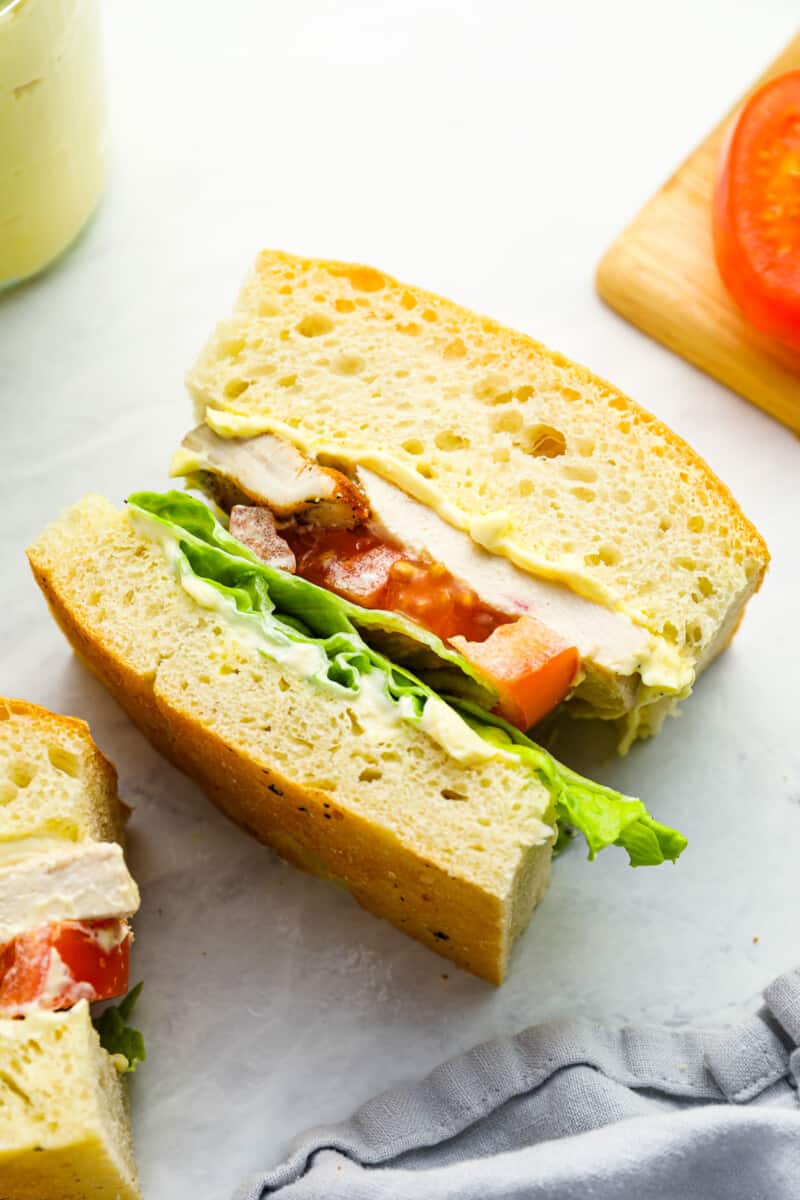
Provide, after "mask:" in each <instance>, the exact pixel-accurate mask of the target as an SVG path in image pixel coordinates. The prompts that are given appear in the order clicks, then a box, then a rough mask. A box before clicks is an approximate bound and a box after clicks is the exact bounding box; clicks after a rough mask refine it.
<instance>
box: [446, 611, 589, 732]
mask: <svg viewBox="0 0 800 1200" xmlns="http://www.w3.org/2000/svg"><path fill="white" fill-rule="evenodd" d="M452 641H453V645H454V646H455V647H456V648H457V649H458V650H460V651H461V653H462V654H463V655H464V657H465V658H466V659H467V660H468V661H469V662H471V663H474V664H475V666H476V667H479V668H480V670H481V671H482V672H483V673H484V675H486V676H487V678H488V679H490V680H491V681H492V683H493V684H494V685H495V687H496V688H497V692H498V695H499V697H500V703H499V705H498V712H499V713H500V714H501V715H502V716H504V717H505V718H506V719H507V720H508V721H510V722H511V724H512V725H516V726H517V728H518V729H522V730H525V729H530V727H531V725H535V724H536V723H537V721H541V719H542V718H543V717H546V716H547V714H548V713H549V712H552V710H553V709H554V708H555V707H556V705H557V704H560V703H561V701H562V700H563V699H564V697H565V696H566V694H567V692H568V691H569V689H570V688H571V687H572V685H573V683H574V682H575V677H576V675H577V674H578V669H579V667H580V656H579V654H578V651H577V650H576V648H575V647H574V646H570V645H569V643H568V642H565V641H564V640H563V638H560V637H559V636H558V634H556V633H554V632H553V630H552V629H548V627H547V626H546V625H543V624H542V623H541V621H537V620H536V618H535V617H520V618H519V619H518V620H516V621H514V622H513V624H511V625H499V626H498V627H497V629H495V630H494V632H493V633H492V634H491V635H490V636H489V637H488V638H487V639H486V641H484V642H467V641H466V640H465V639H464V638H458V637H456V638H453V639H452Z"/></svg>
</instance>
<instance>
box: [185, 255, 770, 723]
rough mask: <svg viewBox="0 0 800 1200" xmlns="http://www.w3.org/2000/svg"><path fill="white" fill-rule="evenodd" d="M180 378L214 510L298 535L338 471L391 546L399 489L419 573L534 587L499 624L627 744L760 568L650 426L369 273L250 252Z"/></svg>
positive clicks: (582, 380)
mask: <svg viewBox="0 0 800 1200" xmlns="http://www.w3.org/2000/svg"><path fill="white" fill-rule="evenodd" d="M188 382H189V386H190V388H191V390H192V393H193V395H194V398H195V401H196V407H197V415H198V418H199V419H200V420H202V421H203V422H204V431H203V427H201V432H195V434H193V435H191V436H190V441H187V443H185V445H184V448H183V450H182V452H181V454H180V456H179V459H178V461H177V463H176V464H175V470H176V472H177V473H188V474H190V475H192V476H193V478H194V479H195V480H199V482H201V483H205V484H206V485H208V483H209V480H213V481H214V482H213V489H214V490H215V491H216V493H217V496H222V497H223V500H224V501H226V502H225V503H224V504H223V506H224V507H226V508H229V507H230V502H231V498H232V496H233V497H236V499H235V501H234V502H236V503H242V502H244V503H247V502H249V503H251V504H253V503H255V504H256V505H263V504H266V505H267V506H268V507H270V508H271V509H272V511H273V512H275V513H276V514H278V517H279V519H280V520H281V521H283V520H286V519H287V518H290V519H291V520H292V521H293V522H295V523H299V524H301V525H302V524H310V523H313V520H314V518H313V511H314V510H313V501H314V499H315V497H314V495H313V492H314V490H315V487H314V483H315V469H316V470H317V471H319V469H320V468H323V467H324V469H325V470H327V471H330V470H338V471H339V473H340V475H341V477H342V478H344V479H345V480H348V479H349V480H350V481H351V482H352V483H357V484H358V485H359V487H360V490H361V493H362V495H363V497H364V498H365V499H366V500H367V501H368V503H369V509H370V521H373V520H374V518H375V517H376V516H377V517H378V518H379V517H380V512H381V508H383V509H384V510H387V509H389V510H390V514H391V515H390V519H389V520H388V521H387V522H385V525H386V527H387V528H389V529H390V530H391V533H392V534H393V536H394V537H395V538H399V540H400V541H401V542H402V544H403V545H404V546H405V547H406V548H413V544H414V540H415V539H414V530H413V525H414V524H415V520H413V519H412V520H411V521H410V522H407V521H406V520H405V515H408V512H409V510H408V509H406V510H405V515H404V514H403V504H402V499H398V495H399V497H401V498H412V499H413V500H416V501H418V502H421V504H422V505H423V506H426V507H427V509H428V510H429V511H432V512H433V513H435V514H436V515H437V517H438V518H439V519H440V523H439V525H438V526H433V527H429V529H428V531H427V534H428V536H427V546H426V549H427V551H428V554H429V555H430V558H431V560H432V561H433V562H437V563H441V564H442V565H443V566H445V567H446V568H447V569H448V570H450V571H451V572H452V573H453V574H455V575H456V576H457V577H458V578H460V579H462V580H463V582H464V583H466V584H467V585H468V586H469V587H471V588H472V590H473V591H474V592H476V593H477V594H478V596H479V598H480V600H481V601H483V602H484V603H487V604H489V605H490V606H491V604H492V603H494V599H496V593H493V592H492V590H491V587H489V590H488V591H487V590H485V585H486V584H487V576H486V572H484V573H483V574H482V575H481V576H480V578H479V577H478V576H477V575H476V576H474V577H473V575H472V574H471V569H470V573H465V574H461V573H460V570H458V569H454V567H453V566H452V565H451V564H453V563H454V562H455V561H456V560H457V561H459V562H461V563H462V564H465V563H466V560H467V559H468V558H469V554H468V548H474V547H480V548H482V550H484V551H486V552H487V557H488V558H490V559H495V560H502V561H503V562H504V563H505V564H507V565H509V566H511V565H513V566H514V567H515V568H517V573H516V576H515V578H519V577H520V576H522V577H523V578H525V579H527V580H528V581H529V582H530V584H531V585H533V591H534V592H535V596H532V595H531V589H530V588H526V587H525V586H522V587H517V586H512V588H511V590H510V592H509V593H508V594H509V595H510V597H511V600H512V612H518V611H520V608H521V607H524V608H525V610H526V611H529V612H530V613H531V615H533V616H534V617H536V618H537V619H539V620H540V621H542V622H543V623H544V624H545V625H548V627H549V628H551V629H552V630H553V632H554V633H555V634H556V635H559V636H560V637H561V638H562V639H563V640H566V641H568V642H569V643H570V644H571V645H574V646H575V647H576V648H577V649H578V650H579V652H580V655H581V665H582V678H581V677H578V678H577V679H576V680H575V681H573V686H571V688H569V689H568V690H567V691H566V693H565V697H566V698H568V703H567V710H568V711H571V712H573V713H575V714H576V715H589V716H600V717H604V718H614V719H619V718H622V723H623V727H622V728H621V734H622V736H623V740H624V741H625V742H626V743H627V742H629V741H630V740H631V739H632V738H633V737H635V736H637V735H641V734H645V733H649V732H652V731H654V730H655V729H656V728H657V727H658V725H659V723H660V721H661V720H662V719H663V716H664V715H665V713H666V712H667V711H669V708H670V707H671V706H672V705H673V704H674V702H675V700H676V699H678V698H680V697H683V696H685V695H687V694H688V692H689V691H690V690H691V687H692V684H693V682H694V679H695V678H696V675H697V674H698V672H699V671H701V670H702V669H703V668H704V667H705V666H707V665H708V663H709V662H711V661H712V659H713V658H714V657H715V655H716V654H718V653H719V652H720V651H721V650H722V649H723V648H724V646H725V645H726V644H727V642H728V641H729V640H730V637H731V636H732V634H733V631H734V630H735V628H736V626H737V623H738V621H739V619H740V617H741V614H742V612H743V610H744V606H745V604H746V603H747V601H748V599H749V598H750V596H751V595H752V594H753V592H754V591H755V590H756V589H757V588H758V586H759V584H760V582H761V579H762V577H763V574H764V571H765V569H766V565H767V562H768V554H767V551H766V547H765V546H764V543H763V541H762V539H761V538H760V536H759V535H758V533H757V532H756V530H755V529H754V528H753V526H752V525H751V524H750V523H749V522H748V521H747V520H746V519H745V518H744V516H743V515H742V513H741V511H740V510H739V508H738V506H737V505H736V503H735V501H734V500H733V498H732V497H731V495H730V493H729V492H728V491H727V489H726V488H725V487H724V486H723V485H722V484H721V483H720V482H719V480H717V479H716V478H715V476H714V475H713V474H712V472H711V471H710V470H709V468H708V467H707V466H706V465H705V463H703V462H702V460H701V459H699V458H698V457H697V455H696V454H694V453H693V452H692V451H691V450H690V449H689V447H688V446H686V445H685V443H683V442H682V441H681V440H680V439H679V438H677V437H676V436H675V435H674V434H673V433H671V431H670V430H668V429H667V428H666V427H665V426H664V425H662V424H661V423H660V422H659V421H657V420H656V419H655V418H653V417H652V416H650V415H649V414H648V413H646V412H644V411H643V410H642V409H640V408H639V407H638V406H636V405H635V404H634V403H633V402H632V401H630V400H629V399H627V397H625V396H623V395H621V394H620V393H619V392H617V391H616V390H615V389H614V388H612V387H611V386H610V385H609V384H607V383H605V382H604V381H602V380H600V379H597V378H596V377H595V376H593V375H591V374H590V373H589V372H588V371H586V370H585V369H584V368H582V367H578V366H576V365H575V364H573V363H571V362H569V361H568V360H567V359H565V358H563V357H561V356H559V355H555V354H551V353H550V352H549V351H547V350H546V349H544V348H543V347H542V346H540V345H539V344H538V343H536V342H534V341H532V340H531V339H530V338H527V337H525V336H523V335H521V334H517V333H513V332H511V331H509V330H507V329H504V328H502V327H501V326H499V325H497V324H496V323H495V322H493V321H490V320H488V319H486V318H483V317H479V316H476V315H475V314H473V313H470V312H468V311H467V310H465V309H462V308H459V307H458V306H456V305H454V304H452V303H451V302H449V301H446V300H443V299H441V298H440V297H438V296H434V295H431V294H430V293H427V292H424V291H422V290H420V289H417V288H413V287H408V286H406V285H403V284H400V283H397V282H396V281H395V280H393V279H391V278H389V277H388V276H386V275H384V274H383V273H381V272H379V271H376V270H374V269H372V268H369V267H360V266H353V265H348V264H342V263H335V262H325V261H320V260H315V259H307V258H299V257H294V256H291V255H286V254H281V253H278V252H272V251H265V252H263V253H262V254H261V255H260V256H259V258H258V261H257V263H256V268H255V271H254V272H253V274H252V275H251V277H250V278H249V280H248V281H247V283H246V284H245V287H244V289H243V291H242V294H241V296H240V298H239V302H238V305H237V308H236V311H235V313H234V315H233V316H232V317H231V318H230V319H229V320H227V321H225V322H223V324H222V325H220V327H219V328H218V330H217V332H216V334H215V335H214V337H213V338H212V339H211V341H210V342H209V343H208V345H207V346H206V348H205V350H204V351H203V353H202V354H201V356H200V358H199V359H198V361H197V363H196V364H195V366H194V368H193V369H192V371H191V372H190V374H189V377H188ZM213 434H216V440H215V439H213V437H211V435H213ZM250 438H253V439H255V442H254V444H255V445H256V446H257V451H258V455H259V457H260V458H261V460H262V462H265V463H267V464H268V465H269V464H270V463H271V461H272V459H273V457H274V456H278V457H280V459H281V460H282V461H286V460H287V459H288V460H290V462H291V463H292V464H293V465H292V467H291V471H292V477H295V476H299V477H301V478H302V479H303V481H304V483H305V484H310V485H311V488H310V490H309V489H308V488H305V489H303V494H302V503H301V504H298V505H291V504H289V505H287V504H285V503H284V505H283V508H281V507H279V505H278V504H277V501H279V500H280V499H281V498H283V499H284V500H285V492H284V493H283V496H281V495H278V494H277V493H276V491H275V483H274V479H273V478H271V477H270V476H272V475H274V471H272V470H271V469H268V470H267V471H266V472H260V473H259V472H255V473H254V472H253V471H252V470H250V469H249V468H244V469H243V463H245V462H247V459H248V455H247V451H248V439H250ZM225 440H228V441H229V442H230V443H231V449H230V450H229V451H228V452H227V453H226V452H225V451H224V449H222V448H221V446H220V443H221V442H224V441H225ZM234 448H235V449H234ZM287 448H288V449H287ZM292 448H293V450H294V453H295V454H297V452H298V451H300V452H302V454H303V455H305V458H303V457H302V456H301V457H296V458H292ZM233 454H235V456H236V460H237V461H236V462H232V458H231V456H232V455H233ZM375 479H377V481H378V483H377V484H375V483H374V482H373V481H374V480H375ZM226 483H227V485H228V490H227V492H226V488H225V486H224V485H225V484H226ZM325 486H327V487H330V486H331V485H330V484H326V485H325ZM381 491H382V493H383V494H382V495H381V494H380V493H381ZM393 492H394V493H395V495H394V496H393ZM339 494H340V495H343V494H344V488H343V487H340V488H339ZM348 494H349V493H348ZM387 497H388V500H387ZM317 499H319V500H320V501H321V502H322V501H324V499H325V497H324V496H322V495H321V494H320V496H319V497H317ZM353 511H354V510H353V508H352V507H351V509H350V514H349V515H348V517H347V520H348V521H349V526H348V527H349V528H355V527H357V526H358V524H359V521H358V520H357V518H354V517H353V515H352V514H353ZM398 515H399V521H398V520H396V519H395V518H397V517H398ZM445 527H446V529H447V531H448V532H449V534H450V535H452V534H455V533H458V534H460V535H461V537H462V541H461V543H460V544H459V542H458V541H457V539H454V537H453V536H449V537H448V536H446V535H445V536H442V533H443V530H444V529H445ZM279 532H280V530H279ZM295 554H296V550H295ZM507 577H508V576H507ZM509 578H510V577H509ZM565 597H569V599H565ZM578 601H581V602H582V603H580V604H578V603H577V602H578ZM544 609H547V610H549V614H550V618H551V619H552V624H551V621H550V620H548V618H547V617H546V616H545V615H544V612H543V610H544ZM504 611H508V610H507V609H506V610H504ZM593 611H594V612H595V613H596V614H603V615H591V614H592V612H593ZM561 613H563V614H564V622H563V624H562V620H561V616H560V615H559V614H561ZM576 622H577V629H576ZM569 627H571V628H572V633H570V632H569ZM595 635H596V636H595Z"/></svg>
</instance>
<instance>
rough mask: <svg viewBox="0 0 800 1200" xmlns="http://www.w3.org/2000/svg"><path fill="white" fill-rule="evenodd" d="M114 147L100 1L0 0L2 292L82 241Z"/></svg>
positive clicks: (0, 249) (0, 240)
mask: <svg viewBox="0 0 800 1200" xmlns="http://www.w3.org/2000/svg"><path fill="white" fill-rule="evenodd" d="M104 150H105V91H104V85H103V71H102V47H101V29H100V2H99V0H0V287H9V286H10V285H11V284H14V283H18V282H19V281H20V280H22V279H26V278H28V277H29V276H30V275H34V274H36V272H37V271H41V270H42V269H43V268H44V267H46V266H47V265H48V264H49V263H51V262H52V261H53V260H54V259H55V258H57V257H58V255H59V254H61V253H62V251H63V250H65V249H66V248H67V246H69V244H70V243H71V242H72V241H73V240H74V239H75V238H76V237H77V235H78V234H79V233H80V231H81V229H82V228H83V226H84V225H85V224H86V222H87V221H88V219H89V217H90V216H91V215H92V213H93V212H94V209H95V207H96V205H97V202H98V200H99V199H100V193H101V191H102V188H103V181H104V175H105V163H104V158H105V154H104Z"/></svg>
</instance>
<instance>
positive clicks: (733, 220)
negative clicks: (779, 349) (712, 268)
mask: <svg viewBox="0 0 800 1200" xmlns="http://www.w3.org/2000/svg"><path fill="white" fill-rule="evenodd" d="M713 232H714V253H715V256H716V260H717V266H718V267H719V272H720V275H721V276H722V280H723V282H724V284H725V286H726V288H727V289H728V291H729V292H730V294H731V296H732V297H733V299H734V300H735V301H736V303H737V305H738V306H739V308H740V309H741V310H742V313H743V314H744V316H745V317H746V318H747V320H748V321H749V322H750V323H751V325H753V327H754V328H755V329H758V330H759V331H760V332H762V333H764V334H767V335H768V336H769V337H771V338H773V339H774V340H775V341H777V342H780V343H782V344H783V345H784V346H788V347H789V348H790V349H792V350H796V351H800V71H788V72H787V73H786V74H785V75H780V76H778V77H777V78H776V79H773V80H771V81H770V82H769V83H766V84H764V86H763V87H762V88H759V90H758V91H757V92H755V93H754V94H753V95H752V96H751V97H750V99H749V100H748V101H747V102H746V104H745V105H744V107H743V108H742V110H741V112H740V114H739V116H738V118H737V119H736V120H735V122H734V124H733V126H732V128H731V130H730V132H729V134H728V136H727V138H726V141H725V145H724V146H723V150H722V154H721V157H720V162H719V166H718V173H717V181H716V187H715V191H714V207H713Z"/></svg>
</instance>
